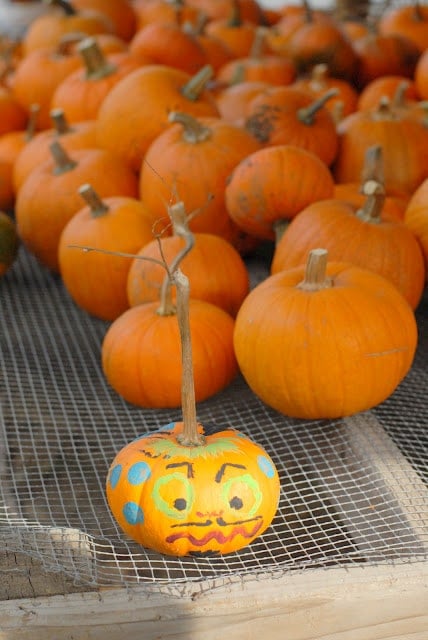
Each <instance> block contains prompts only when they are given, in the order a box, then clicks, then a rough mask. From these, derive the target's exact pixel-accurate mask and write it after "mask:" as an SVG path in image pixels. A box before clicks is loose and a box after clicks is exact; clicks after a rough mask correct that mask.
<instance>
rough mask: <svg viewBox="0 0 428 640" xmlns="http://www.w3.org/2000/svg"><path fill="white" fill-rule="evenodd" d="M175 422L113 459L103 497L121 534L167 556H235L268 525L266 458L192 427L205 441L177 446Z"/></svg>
mask: <svg viewBox="0 0 428 640" xmlns="http://www.w3.org/2000/svg"><path fill="white" fill-rule="evenodd" d="M182 427H183V425H182V423H181V422H175V423H174V422H173V423H171V424H168V425H166V426H165V427H163V428H162V429H160V430H158V431H155V432H152V433H147V434H144V435H142V436H140V437H139V438H137V439H136V440H134V441H133V442H131V443H129V444H128V445H125V447H123V449H122V450H121V451H119V453H118V454H117V455H116V457H115V458H114V460H113V462H112V464H111V466H110V469H109V472H108V476H107V483H106V493H107V500H108V503H109V506H110V509H111V512H112V514H113V516H114V518H115V519H116V521H117V522H118V524H119V526H120V527H121V528H122V530H123V531H124V532H125V533H126V534H127V535H128V536H129V537H130V538H132V539H133V540H135V541H136V542H138V543H139V544H141V545H143V546H145V547H148V548H149V549H153V550H155V551H158V552H160V553H162V554H166V555H172V556H186V555H195V556H205V555H206V556H213V555H223V554H227V553H232V552H234V551H238V550H239V549H242V548H243V547H245V546H247V545H248V544H250V543H251V542H252V541H253V540H254V539H255V538H256V537H258V536H260V535H261V534H262V533H263V531H265V530H266V529H267V528H268V527H269V526H270V524H271V522H272V520H273V518H274V516H275V513H276V510H277V507H278V501H279V495H280V482H279V478H278V472H277V470H276V468H275V465H274V462H273V461H272V459H271V458H270V456H269V455H268V454H267V453H266V451H265V450H264V449H263V448H262V447H261V446H259V445H258V444H256V443H255V442H253V441H252V440H250V439H249V438H248V437H246V436H245V435H244V434H243V433H241V432H239V431H235V430H232V429H227V430H222V431H220V430H215V431H214V432H213V429H212V428H211V429H210V430H208V429H205V428H204V427H202V426H199V431H200V433H205V438H206V441H205V443H204V444H203V445H201V446H195V447H185V446H182V445H181V444H179V442H178V441H177V435H179V434H180V432H181V431H182Z"/></svg>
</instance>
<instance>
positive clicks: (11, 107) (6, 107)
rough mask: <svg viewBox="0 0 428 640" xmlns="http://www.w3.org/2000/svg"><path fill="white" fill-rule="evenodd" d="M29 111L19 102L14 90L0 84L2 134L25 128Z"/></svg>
mask: <svg viewBox="0 0 428 640" xmlns="http://www.w3.org/2000/svg"><path fill="white" fill-rule="evenodd" d="M27 120H28V112H27V110H26V109H24V107H23V106H22V105H21V104H20V103H19V102H18V100H17V99H16V97H15V95H14V94H13V92H12V90H11V89H9V88H6V87H1V86H0V135H3V134H4V133H8V132H9V131H16V130H18V129H21V130H22V129H25V126H26V124H27Z"/></svg>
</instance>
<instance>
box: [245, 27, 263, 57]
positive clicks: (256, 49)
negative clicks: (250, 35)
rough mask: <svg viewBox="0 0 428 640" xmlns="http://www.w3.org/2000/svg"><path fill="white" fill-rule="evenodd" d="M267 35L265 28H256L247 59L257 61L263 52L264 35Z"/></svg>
mask: <svg viewBox="0 0 428 640" xmlns="http://www.w3.org/2000/svg"><path fill="white" fill-rule="evenodd" d="M267 33H268V28H267V27H256V29H255V32H254V39H253V42H252V44H251V49H250V51H249V58H252V59H254V60H259V59H260V58H261V57H262V56H263V54H264V52H265V42H266V34H267Z"/></svg>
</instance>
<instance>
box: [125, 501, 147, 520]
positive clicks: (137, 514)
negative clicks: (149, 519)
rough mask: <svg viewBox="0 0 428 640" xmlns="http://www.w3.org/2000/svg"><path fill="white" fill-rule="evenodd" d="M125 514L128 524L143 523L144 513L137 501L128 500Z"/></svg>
mask: <svg viewBox="0 0 428 640" xmlns="http://www.w3.org/2000/svg"><path fill="white" fill-rule="evenodd" d="M123 515H124V517H125V520H126V522H127V523H128V524H133V525H135V524H142V523H143V522H144V513H143V510H142V509H141V507H140V506H139V505H138V504H137V503H136V502H127V503H126V504H125V505H124V507H123Z"/></svg>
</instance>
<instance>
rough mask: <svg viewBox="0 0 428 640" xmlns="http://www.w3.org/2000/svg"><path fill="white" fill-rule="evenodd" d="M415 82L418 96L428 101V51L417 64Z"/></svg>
mask: <svg viewBox="0 0 428 640" xmlns="http://www.w3.org/2000/svg"><path fill="white" fill-rule="evenodd" d="M414 82H415V85H416V90H417V92H418V95H419V96H420V97H421V98H422V99H423V100H428V50H427V51H424V53H422V54H421V56H420V58H419V60H418V62H417V64H416V69H415V76H414Z"/></svg>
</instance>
